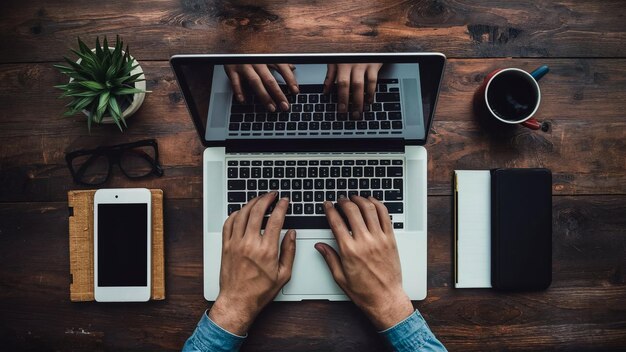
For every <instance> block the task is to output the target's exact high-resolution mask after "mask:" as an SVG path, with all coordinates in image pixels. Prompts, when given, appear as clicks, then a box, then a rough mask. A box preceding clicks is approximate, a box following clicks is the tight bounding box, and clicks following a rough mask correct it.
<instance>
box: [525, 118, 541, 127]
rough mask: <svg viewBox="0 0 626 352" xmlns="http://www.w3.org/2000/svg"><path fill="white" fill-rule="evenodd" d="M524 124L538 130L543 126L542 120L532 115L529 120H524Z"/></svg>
mask: <svg viewBox="0 0 626 352" xmlns="http://www.w3.org/2000/svg"><path fill="white" fill-rule="evenodd" d="M522 126H524V127H526V128H530V129H531V130H538V129H540V128H541V122H539V121H537V119H536V118H534V117H531V118H529V119H528V120H526V121H524V122H522Z"/></svg>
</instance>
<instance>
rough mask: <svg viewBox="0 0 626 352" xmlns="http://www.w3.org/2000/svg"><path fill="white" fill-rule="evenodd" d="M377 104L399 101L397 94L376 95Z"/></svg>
mask: <svg viewBox="0 0 626 352" xmlns="http://www.w3.org/2000/svg"><path fill="white" fill-rule="evenodd" d="M376 101H377V102H395V101H400V94H399V93H376Z"/></svg>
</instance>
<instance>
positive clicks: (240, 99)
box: [237, 94, 243, 103]
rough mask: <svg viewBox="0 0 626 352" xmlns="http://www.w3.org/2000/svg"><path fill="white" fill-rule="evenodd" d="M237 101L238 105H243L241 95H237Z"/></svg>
mask: <svg viewBox="0 0 626 352" xmlns="http://www.w3.org/2000/svg"><path fill="white" fill-rule="evenodd" d="M237 101H239V102H240V103H243V95H241V94H237Z"/></svg>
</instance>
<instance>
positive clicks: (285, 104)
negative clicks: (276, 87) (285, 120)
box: [280, 101, 289, 111]
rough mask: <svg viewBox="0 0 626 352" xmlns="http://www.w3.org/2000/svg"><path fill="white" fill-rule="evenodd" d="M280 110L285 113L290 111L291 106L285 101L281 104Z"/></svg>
mask: <svg viewBox="0 0 626 352" xmlns="http://www.w3.org/2000/svg"><path fill="white" fill-rule="evenodd" d="M280 108H281V109H283V111H287V110H289V104H288V103H287V102H286V101H283V102H281V103H280Z"/></svg>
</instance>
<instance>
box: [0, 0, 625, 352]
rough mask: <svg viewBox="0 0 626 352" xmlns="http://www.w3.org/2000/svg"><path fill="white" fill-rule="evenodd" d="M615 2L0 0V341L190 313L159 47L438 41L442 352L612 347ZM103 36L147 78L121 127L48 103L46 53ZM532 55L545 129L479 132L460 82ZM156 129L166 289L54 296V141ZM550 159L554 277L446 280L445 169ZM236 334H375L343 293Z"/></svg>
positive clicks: (61, 249) (183, 134)
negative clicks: (546, 282) (501, 285)
mask: <svg viewBox="0 0 626 352" xmlns="http://www.w3.org/2000/svg"><path fill="white" fill-rule="evenodd" d="M624 18H626V7H625V6H624V1H622V0H605V1H592V0H554V1H532V0H519V1H514V2H511V1H495V0H481V1H469V0H409V1H404V0H381V1H375V2H372V1H369V2H368V1H347V0H344V1H313V2H311V1H306V0H295V1H289V2H284V1H279V0H262V1H251V0H225V1H221V0H219V1H218V0H175V1H158V0H141V1H122V0H112V1H106V2H97V3H96V2H85V1H80V0H64V1H58V0H57V1H45V2H41V1H34V0H5V1H1V2H0V47H2V48H3V50H1V51H0V346H1V347H0V350H3V351H4V350H6V351H110V350H116V351H117V350H133V351H157V350H168V351H169V350H180V348H181V346H182V344H183V342H184V341H185V339H186V338H187V337H188V336H189V334H190V333H191V331H192V330H193V328H194V326H195V324H196V322H197V320H198V319H199V317H200V315H201V314H202V312H203V310H204V309H206V308H207V307H209V304H208V303H207V302H205V301H204V299H203V297H202V270H203V268H202V235H201V226H202V199H201V197H202V176H201V175H202V167H201V158H202V152H203V149H204V148H203V147H202V145H201V144H200V142H199V140H198V138H197V136H196V132H195V130H194V128H193V126H192V124H191V121H190V119H189V116H188V114H187V111H186V109H185V105H184V101H183V98H182V96H181V94H180V92H179V90H178V87H177V84H176V81H175V80H174V77H173V75H172V72H171V70H170V68H169V66H168V63H167V61H166V60H167V59H168V58H169V57H170V56H171V55H173V54H180V53H279V52H288V53H293V52H387V51H390V52H401V51H440V52H443V53H445V54H446V55H447V56H448V57H449V58H452V59H451V60H449V61H448V65H447V67H446V73H445V76H444V82H443V84H442V90H441V95H440V99H439V104H438V108H437V112H436V118H435V122H434V124H433V128H432V131H431V135H430V139H429V142H428V145H427V149H428V153H429V171H428V177H429V180H428V194H429V197H428V230H429V232H428V235H429V239H428V285H429V291H428V298H427V299H426V300H424V301H422V302H415V306H416V307H417V308H419V309H420V311H421V312H422V314H423V315H424V317H425V318H426V320H427V321H428V323H429V325H430V326H431V328H432V329H433V331H434V332H435V334H436V335H437V336H438V337H439V338H440V339H441V340H442V341H443V342H444V344H445V345H446V347H447V348H448V349H449V350H451V351H503V350H506V351H528V350H533V351H535V350H572V351H605V350H606V351H617V350H625V351H626V308H625V307H626V306H625V305H624V303H625V302H626V277H625V268H626V256H624V252H625V250H626V243H625V242H624V233H626V222H625V221H626V198H625V197H626V159H625V158H624V150H626V146H625V145H624V143H625V142H624V141H625V140H626V115H625V111H626V90H625V89H624V87H626V46H624V43H626V26H624ZM116 34H120V35H121V36H122V37H123V39H124V40H125V41H126V42H127V43H128V44H129V45H130V48H131V52H132V53H133V55H134V56H135V57H137V58H138V59H139V60H140V61H141V63H142V65H143V67H144V69H145V71H146V75H147V77H148V82H147V83H148V87H149V89H150V90H152V93H150V94H149V95H148V96H147V99H146V102H145V103H144V105H143V107H142V108H141V109H140V111H139V112H138V113H137V114H136V115H135V116H133V117H132V118H131V119H130V121H129V124H130V128H129V129H128V130H127V131H126V132H124V133H123V134H122V133H119V132H118V131H117V130H116V128H115V127H113V126H103V127H99V128H95V129H94V131H93V132H92V134H87V132H86V126H85V121H84V118H83V117H80V116H77V117H72V118H61V117H60V115H61V113H62V111H63V105H64V104H65V102H64V101H62V100H58V99H57V98H56V97H57V96H58V95H59V92H58V91H56V90H55V89H53V88H52V86H53V85H55V84H59V83H63V82H64V81H65V79H66V78H65V77H63V76H62V75H60V74H59V73H58V72H56V70H54V69H53V68H52V64H53V63H55V62H58V61H60V60H61V59H62V56H64V55H68V52H69V48H70V47H75V45H76V44H75V41H76V37H78V36H80V37H81V38H82V39H84V40H86V41H87V42H92V41H94V40H95V37H96V36H103V35H108V36H109V37H114V36H115V35H116ZM541 64H547V65H549V66H550V68H551V71H550V73H549V74H548V75H547V76H546V77H544V78H543V79H542V80H541V82H540V86H541V90H542V103H541V107H540V108H539V112H538V115H537V116H538V118H539V119H541V120H542V121H545V122H546V123H547V125H548V126H549V128H548V131H547V132H530V131H527V130H522V129H513V130H510V131H503V130H500V131H498V132H494V131H492V130H491V129H489V128H486V126H485V124H484V123H482V122H481V120H480V119H477V118H476V116H475V114H474V112H473V109H472V103H471V102H472V96H473V94H474V92H475V90H476V89H477V88H478V86H479V85H480V83H481V81H482V80H483V79H484V77H485V75H486V74H487V73H488V72H490V71H491V70H493V69H496V68H501V67H519V68H522V69H525V70H532V69H533V68H535V67H537V66H539V65H541ZM143 138H156V139H157V140H158V143H159V147H160V152H161V161H162V163H163V165H164V167H165V176H164V177H163V178H158V179H150V180H146V181H140V182H131V181H129V180H126V179H125V178H123V177H121V175H119V173H118V174H116V175H115V177H114V178H113V180H112V182H110V183H109V184H107V186H109V187H118V186H119V187H135V186H140V187H149V188H161V189H163V190H164V191H165V203H164V216H165V241H166V244H165V251H166V253H165V257H166V266H165V269H166V281H167V285H166V286H167V299H166V300H165V301H162V302H149V303H146V304H99V303H95V302H85V303H70V301H69V257H68V223H67V215H68V214H67V203H66V192H67V191H68V190H69V189H80V188H81V187H77V186H75V185H73V184H72V182H71V178H70V175H69V172H68V171H67V169H66V166H65V162H64V154H65V152H66V151H70V150H75V149H80V148H90V147H95V146H97V145H102V144H116V143H121V142H125V141H133V140H138V139H143ZM491 167H548V168H550V169H552V171H553V173H554V187H553V194H554V195H555V196H554V197H553V201H554V202H553V205H554V208H553V230H554V237H553V255H554V261H553V278H554V281H553V284H552V286H551V288H550V289H548V290H547V291H543V292H535V293H529V292H528V293H518V294H509V293H502V292H495V291H492V290H455V289H453V288H452V287H453V285H452V281H451V280H452V275H451V269H452V262H451V258H452V255H451V253H452V252H451V251H452V246H451V240H452V225H451V215H450V214H451V197H450V196H449V195H450V191H451V189H450V184H451V182H450V178H451V173H452V170H454V169H486V168H491ZM243 350H244V351H296V350H302V351H320V350H323V351H365V352H366V351H381V350H384V345H383V341H382V340H381V339H380V338H379V337H378V336H377V334H376V332H375V331H374V329H373V328H372V326H371V325H370V324H369V322H368V321H367V319H366V318H365V317H364V316H363V315H362V314H361V313H360V312H359V311H358V309H356V308H355V307H354V306H353V305H352V304H351V303H349V302H332V303H330V302H291V303H280V304H272V305H270V307H269V308H268V309H266V310H265V311H264V312H263V314H262V315H261V316H260V317H259V318H258V319H257V321H256V323H255V324H254V326H253V328H252V330H251V331H250V336H249V338H248V340H247V342H246V344H245V345H244V348H243Z"/></svg>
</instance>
